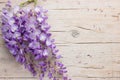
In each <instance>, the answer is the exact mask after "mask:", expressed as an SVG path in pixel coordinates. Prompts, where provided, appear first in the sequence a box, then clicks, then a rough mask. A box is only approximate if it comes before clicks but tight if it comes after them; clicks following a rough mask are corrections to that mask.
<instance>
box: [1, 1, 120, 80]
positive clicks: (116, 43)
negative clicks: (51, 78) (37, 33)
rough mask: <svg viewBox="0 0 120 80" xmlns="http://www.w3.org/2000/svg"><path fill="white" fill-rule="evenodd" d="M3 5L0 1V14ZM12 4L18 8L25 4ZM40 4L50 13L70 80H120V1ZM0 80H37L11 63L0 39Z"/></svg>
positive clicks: (50, 2)
mask: <svg viewBox="0 0 120 80" xmlns="http://www.w3.org/2000/svg"><path fill="white" fill-rule="evenodd" d="M6 1H7V0H0V10H1V9H2V7H3V6H4V5H5V2H6ZM11 1H12V4H13V5H17V4H20V2H22V1H25V0H11ZM39 4H40V5H42V6H44V7H45V8H46V9H48V10H49V12H48V16H49V20H48V23H49V24H50V25H51V26H52V27H51V30H50V31H51V33H52V34H53V35H52V37H53V38H55V39H56V44H57V46H58V48H59V49H60V54H62V55H63V57H64V58H62V61H63V63H64V64H66V66H67V67H68V71H69V72H68V74H69V76H70V77H71V78H72V80H120V0H44V1H39V3H38V5H39ZM0 34H1V33H0ZM0 80H38V79H37V78H34V77H32V75H31V74H30V73H29V72H28V71H27V70H25V69H24V67H23V66H21V65H20V64H18V63H17V62H16V61H15V60H14V58H13V57H12V56H11V55H10V54H9V52H8V50H7V49H6V48H5V46H4V42H3V40H2V37H1V36H0ZM45 80H48V79H47V78H46V79H45Z"/></svg>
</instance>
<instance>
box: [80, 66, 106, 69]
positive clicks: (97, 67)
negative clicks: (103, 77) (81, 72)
mask: <svg viewBox="0 0 120 80" xmlns="http://www.w3.org/2000/svg"><path fill="white" fill-rule="evenodd" d="M81 68H86V69H104V66H102V67H81Z"/></svg>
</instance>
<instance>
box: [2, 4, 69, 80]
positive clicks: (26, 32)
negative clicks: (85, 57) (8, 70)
mask: <svg viewBox="0 0 120 80" xmlns="http://www.w3.org/2000/svg"><path fill="white" fill-rule="evenodd" d="M46 13H47V10H44V9H43V8H42V7H40V6H36V7H34V8H31V9H28V8H20V7H19V6H16V7H14V8H13V7H12V6H11V4H10V2H8V3H7V4H6V7H5V8H3V10H2V15H1V21H2V25H1V30H2V35H3V39H4V41H5V44H6V46H7V48H8V49H9V51H10V53H11V54H12V55H13V56H14V57H15V59H16V61H17V62H19V63H21V64H23V65H24V66H25V68H27V69H28V70H29V71H30V72H31V73H32V74H33V76H36V75H39V77H40V80H43V77H44V76H46V75H47V76H48V77H49V79H52V80H60V78H62V80H69V79H68V78H67V76H66V72H67V70H66V67H65V66H64V65H63V64H62V63H61V62H60V60H59V59H60V58H61V55H59V54H58V53H57V52H58V49H56V45H55V44H54V39H51V33H50V32H49V29H50V25H48V23H47V22H46V20H47V18H48V17H47V16H46Z"/></svg>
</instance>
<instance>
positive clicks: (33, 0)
mask: <svg viewBox="0 0 120 80" xmlns="http://www.w3.org/2000/svg"><path fill="white" fill-rule="evenodd" d="M33 2H34V6H36V5H37V0H28V1H26V2H23V3H21V4H20V7H23V6H26V5H28V4H30V3H33Z"/></svg>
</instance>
